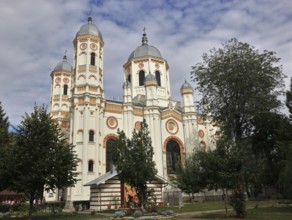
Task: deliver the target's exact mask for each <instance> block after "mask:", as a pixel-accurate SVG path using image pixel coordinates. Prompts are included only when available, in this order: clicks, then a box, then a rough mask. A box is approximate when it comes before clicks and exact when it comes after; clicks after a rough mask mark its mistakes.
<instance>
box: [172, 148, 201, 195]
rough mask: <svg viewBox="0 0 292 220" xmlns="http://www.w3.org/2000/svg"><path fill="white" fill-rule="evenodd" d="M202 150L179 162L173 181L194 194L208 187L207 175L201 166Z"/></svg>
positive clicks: (186, 191)
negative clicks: (181, 162)
mask: <svg viewBox="0 0 292 220" xmlns="http://www.w3.org/2000/svg"><path fill="white" fill-rule="evenodd" d="M200 155H201V154H200V152H194V153H193V154H191V155H190V156H188V157H186V158H185V160H184V163H183V164H179V166H178V168H177V173H176V176H175V177H174V180H173V181H172V182H173V184H174V185H175V186H177V187H178V188H180V189H181V190H182V191H183V192H185V193H187V194H191V195H192V199H193V200H194V194H195V193H198V192H200V191H201V190H203V189H204V188H205V187H206V178H207V177H206V175H204V173H203V170H202V167H201V159H202V158H201V157H200Z"/></svg>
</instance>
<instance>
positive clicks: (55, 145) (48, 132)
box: [5, 106, 77, 218]
mask: <svg viewBox="0 0 292 220" xmlns="http://www.w3.org/2000/svg"><path fill="white" fill-rule="evenodd" d="M5 162H6V163H5V169H6V170H7V171H8V172H7V173H6V174H7V175H9V176H7V177H6V178H5V179H6V180H8V189H9V190H12V191H16V192H22V193H24V194H25V196H26V198H28V199H29V204H30V209H29V216H30V217H29V218H31V215H32V211H33V202H34V200H35V199H42V197H43V192H44V190H53V191H54V190H55V189H62V188H63V187H71V186H74V184H75V183H76V181H77V179H76V172H75V170H76V166H77V158H76V155H75V154H74V152H73V145H71V144H69V143H68V141H67V139H66V138H65V136H64V134H63V133H62V132H61V129H60V128H59V126H58V125H57V123H56V122H55V121H54V120H53V119H52V118H51V116H50V115H49V114H48V113H47V109H46V107H45V106H41V107H37V106H35V108H34V111H33V112H32V113H31V114H28V113H25V116H24V117H23V120H22V121H21V124H20V125H19V126H18V127H17V128H16V133H15V143H14V144H13V145H12V146H11V147H10V150H9V154H7V156H6V158H5Z"/></svg>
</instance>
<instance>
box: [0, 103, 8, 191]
mask: <svg viewBox="0 0 292 220" xmlns="http://www.w3.org/2000/svg"><path fill="white" fill-rule="evenodd" d="M8 129H9V122H8V117H7V116H6V114H5V112H4V109H3V107H2V104H1V102H0V180H1V181H0V191H1V190H3V189H5V187H6V182H7V179H6V178H5V176H6V175H7V171H6V170H5V160H4V158H5V155H6V154H7V150H8V149H9V148H8V147H9V143H10V140H9V139H10V138H9V130H8Z"/></svg>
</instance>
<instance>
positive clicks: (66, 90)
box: [64, 85, 68, 95]
mask: <svg viewBox="0 0 292 220" xmlns="http://www.w3.org/2000/svg"><path fill="white" fill-rule="evenodd" d="M64 95H68V85H64Z"/></svg>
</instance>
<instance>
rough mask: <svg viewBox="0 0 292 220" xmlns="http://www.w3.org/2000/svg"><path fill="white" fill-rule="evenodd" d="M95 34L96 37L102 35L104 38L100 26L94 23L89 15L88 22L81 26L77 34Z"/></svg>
mask: <svg viewBox="0 0 292 220" xmlns="http://www.w3.org/2000/svg"><path fill="white" fill-rule="evenodd" d="M88 34H90V35H93V36H96V37H100V38H101V39H102V35H101V33H100V31H99V30H98V28H97V27H96V26H95V25H94V24H92V18H91V17H89V18H88V23H87V24H84V25H82V26H81V27H80V29H79V31H78V32H77V34H76V36H77V37H78V36H83V35H88Z"/></svg>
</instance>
